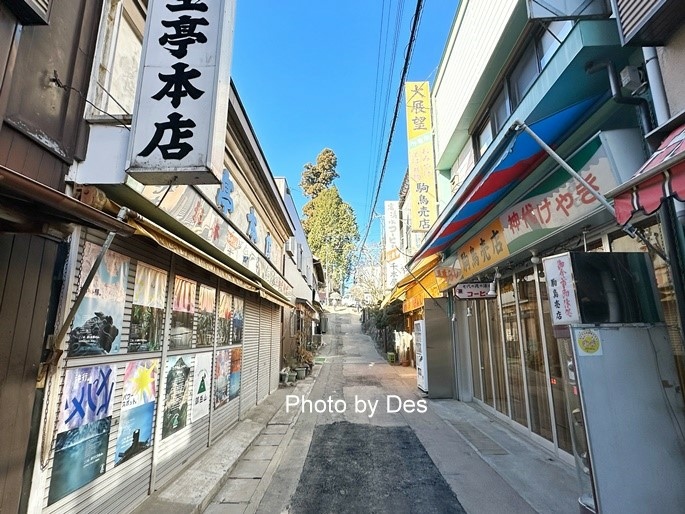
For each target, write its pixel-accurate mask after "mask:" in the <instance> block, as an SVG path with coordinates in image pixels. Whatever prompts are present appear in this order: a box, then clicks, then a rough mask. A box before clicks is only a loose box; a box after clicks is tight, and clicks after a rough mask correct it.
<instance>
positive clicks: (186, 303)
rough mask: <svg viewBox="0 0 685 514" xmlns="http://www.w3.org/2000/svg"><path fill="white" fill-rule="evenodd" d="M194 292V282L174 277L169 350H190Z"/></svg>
mask: <svg viewBox="0 0 685 514" xmlns="http://www.w3.org/2000/svg"><path fill="white" fill-rule="evenodd" d="M195 291H196V284H195V282H191V281H190V280H188V279H185V278H182V277H176V280H175V281H174V303H173V308H172V312H171V329H170V332H169V349H170V350H179V349H182V348H190V345H191V343H192V340H193V317H194V315H195Z"/></svg>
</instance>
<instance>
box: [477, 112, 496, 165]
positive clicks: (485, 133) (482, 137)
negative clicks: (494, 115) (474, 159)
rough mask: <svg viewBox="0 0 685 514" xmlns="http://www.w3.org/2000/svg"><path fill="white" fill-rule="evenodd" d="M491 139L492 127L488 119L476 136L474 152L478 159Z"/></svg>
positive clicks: (492, 136)
mask: <svg viewBox="0 0 685 514" xmlns="http://www.w3.org/2000/svg"><path fill="white" fill-rule="evenodd" d="M493 138H494V134H493V131H492V125H491V123H490V118H488V119H487V120H486V122H485V124H484V125H483V127H482V128H481V129H480V131H479V132H478V135H477V136H476V143H477V147H476V150H477V153H478V156H479V157H482V155H483V154H484V153H485V151H486V150H487V149H488V147H489V146H490V143H492V139H493Z"/></svg>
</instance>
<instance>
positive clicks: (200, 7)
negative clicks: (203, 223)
mask: <svg viewBox="0 0 685 514" xmlns="http://www.w3.org/2000/svg"><path fill="white" fill-rule="evenodd" d="M234 19H235V0H150V1H149V3H148V16H147V20H146V24H145V38H144V40H143V50H142V56H141V68H140V74H139V77H138V89H137V91H136V103H135V106H134V111H133V123H132V126H131V137H130V140H129V157H128V163H127V171H128V172H129V174H130V175H131V176H132V177H134V178H135V179H136V180H138V181H140V182H142V183H143V184H169V183H170V182H173V183H175V184H203V183H206V184H208V183H218V182H219V177H220V174H221V171H222V169H223V159H224V145H225V137H226V123H227V115H228V98H229V92H230V64H231V53H232V44H233V25H234Z"/></svg>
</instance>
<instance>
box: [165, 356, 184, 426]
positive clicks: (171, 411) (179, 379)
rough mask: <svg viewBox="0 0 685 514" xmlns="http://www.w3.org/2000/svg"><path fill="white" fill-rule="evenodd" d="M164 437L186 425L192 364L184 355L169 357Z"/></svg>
mask: <svg viewBox="0 0 685 514" xmlns="http://www.w3.org/2000/svg"><path fill="white" fill-rule="evenodd" d="M166 369H167V374H166V387H165V394H164V420H163V422H162V438H165V437H168V436H170V435H171V434H174V433H176V432H178V431H179V430H181V429H182V428H184V427H185V426H186V422H187V419H188V402H189V399H190V366H189V365H188V364H186V362H185V360H184V359H183V357H169V358H168V359H167V367H166Z"/></svg>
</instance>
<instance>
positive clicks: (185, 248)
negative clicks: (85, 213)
mask: <svg viewBox="0 0 685 514" xmlns="http://www.w3.org/2000/svg"><path fill="white" fill-rule="evenodd" d="M130 212H131V216H130V217H129V220H128V223H129V224H130V225H131V226H132V227H134V228H135V230H136V233H137V234H139V235H143V236H147V237H149V238H150V239H152V240H154V241H155V242H156V243H157V244H159V245H160V246H162V247H164V248H166V249H167V250H169V251H171V252H173V253H175V254H176V255H178V256H179V257H182V258H183V259H186V260H187V261H190V262H192V263H193V264H195V265H197V266H199V267H201V268H204V269H206V270H207V271H209V272H210V273H213V274H214V275H217V276H219V277H221V278H223V279H224V280H227V281H228V282H231V283H233V284H236V285H237V286H239V287H241V288H243V289H246V290H248V291H252V292H255V293H258V294H259V295H260V296H261V297H262V298H265V299H267V300H269V301H270V302H273V303H276V304H278V305H280V306H282V307H293V304H292V302H290V300H288V298H286V297H285V296H283V295H281V294H279V293H277V292H275V291H271V290H270V289H268V288H267V287H266V286H264V285H263V284H261V283H259V282H257V281H254V280H252V279H250V278H248V277H246V276H245V275H243V274H242V273H240V272H239V271H237V270H234V269H233V268H231V267H230V266H229V265H228V264H226V263H224V262H221V261H220V260H218V259H215V258H214V257H212V256H211V255H209V254H207V253H205V252H203V251H202V250H200V249H199V248H196V247H194V246H193V245H191V244H190V243H188V242H186V241H184V240H183V239H181V238H180V237H178V236H176V235H174V234H173V233H171V232H169V231H168V230H166V229H164V228H162V227H161V226H159V225H157V224H156V223H154V222H152V221H150V220H148V219H146V218H144V217H143V216H141V215H140V214H137V213H133V212H132V211H130Z"/></svg>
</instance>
